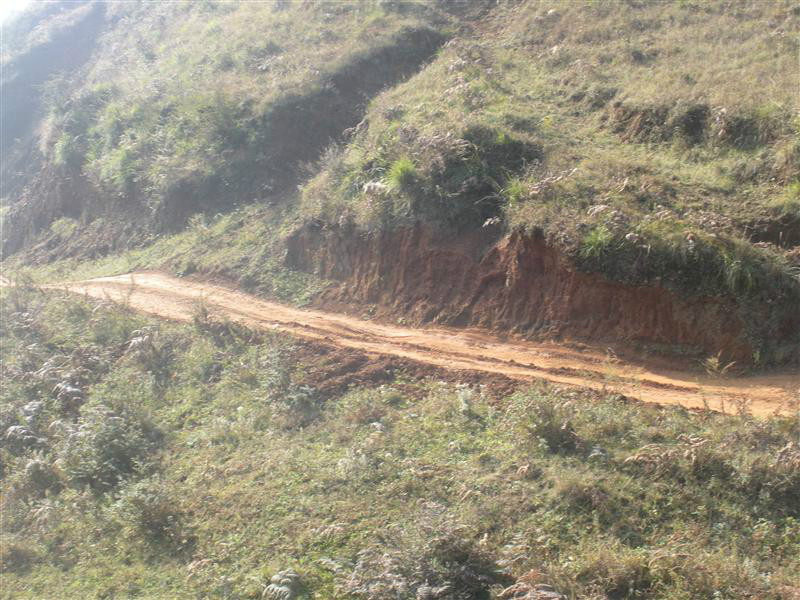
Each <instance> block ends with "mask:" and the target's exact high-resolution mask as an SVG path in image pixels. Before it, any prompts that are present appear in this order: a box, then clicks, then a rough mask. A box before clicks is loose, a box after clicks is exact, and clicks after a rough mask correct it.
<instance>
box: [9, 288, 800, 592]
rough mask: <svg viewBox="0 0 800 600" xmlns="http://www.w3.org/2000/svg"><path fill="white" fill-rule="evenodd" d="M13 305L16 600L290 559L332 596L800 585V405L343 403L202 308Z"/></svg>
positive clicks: (288, 564)
mask: <svg viewBox="0 0 800 600" xmlns="http://www.w3.org/2000/svg"><path fill="white" fill-rule="evenodd" d="M1 301H2V313H3V319H2V328H3V329H2V336H0V344H1V345H2V346H0V349H1V350H2V356H3V378H2V383H1V384H0V395H1V399H2V403H1V404H0V406H2V413H0V415H1V416H2V427H3V429H4V440H5V441H6V443H5V444H4V446H3V448H2V450H0V457H1V458H2V464H3V473H4V475H3V480H2V483H0V485H1V486H2V492H3V494H2V496H3V503H4V504H3V522H2V536H3V544H2V548H3V558H2V561H3V562H2V564H3V569H4V572H3V581H4V586H3V591H2V594H3V597H9V598H10V597H14V598H26V597H27V598H40V597H43V596H47V597H51V598H74V597H95V596H110V595H123V596H130V597H141V598H164V597H170V598H190V597H197V596H198V595H202V596H204V597H208V598H259V597H261V594H262V591H263V590H264V588H265V587H266V586H267V584H268V583H269V578H270V577H271V576H272V575H274V574H275V573H277V572H278V571H281V570H284V569H287V568H292V569H294V570H295V571H296V572H297V573H298V574H299V576H300V581H301V583H302V586H303V590H304V591H303V594H305V597H316V598H339V597H340V598H367V597H369V595H368V594H367V593H366V592H365V591H364V590H365V589H367V588H369V587H370V586H373V589H374V590H377V589H384V590H398V589H400V588H399V587H397V586H403V585H405V586H408V587H407V588H406V589H410V590H411V592H409V593H408V594H405V595H404V594H403V593H400V596H399V597H414V595H415V593H414V590H415V589H417V587H418V586H420V585H421V584H422V583H423V582H424V580H421V579H420V577H424V578H425V579H426V580H427V583H428V584H429V585H432V586H438V585H444V584H446V583H449V584H450V585H451V589H452V590H454V592H461V593H463V594H468V595H467V596H456V595H454V594H451V595H445V596H444V597H446V598H456V597H470V598H479V597H497V593H498V591H499V590H500V589H501V588H502V587H503V586H506V585H509V584H510V583H511V582H513V581H515V580H519V581H520V582H526V581H527V582H529V583H530V584H531V585H533V584H538V583H546V584H549V585H552V586H553V587H554V588H555V589H556V590H558V591H560V592H561V593H564V594H566V595H567V597H570V598H577V597H587V596H591V595H594V596H603V597H617V598H687V599H688V598H698V597H704V598H706V597H730V598H736V597H754V596H757V597H760V598H775V599H778V598H787V597H791V595H792V594H793V593H795V592H796V590H797V589H798V586H800V580H798V576H797V574H798V572H800V564H798V556H800V513H798V507H799V506H800V464H798V462H797V461H798V456H796V454H797V452H796V449H795V448H794V446H793V445H792V442H793V441H794V440H796V439H797V436H798V435H800V429H798V428H800V420H798V415H793V416H785V417H777V418H773V419H770V420H756V419H752V418H750V417H748V416H746V414H745V415H740V416H736V415H728V416H722V415H713V414H702V413H690V412H686V411H684V410H681V409H674V408H658V407H653V406H645V405H639V404H633V403H628V402H625V401H623V400H621V399H619V398H613V397H605V396H603V395H599V394H594V393H589V392H581V391H571V390H558V389H555V388H548V387H545V386H533V387H530V388H527V389H522V390H520V391H518V392H517V393H515V394H513V395H511V396H508V397H502V398H495V397H494V396H493V395H492V394H491V393H489V390H484V389H482V388H480V387H474V386H469V385H460V384H457V383H445V382H437V381H432V380H420V379H416V378H415V377H414V376H413V375H411V374H403V373H398V374H397V375H396V376H395V379H394V380H393V381H391V382H389V383H388V384H383V385H382V386H377V387H369V386H367V387H353V388H351V389H349V390H348V391H345V392H340V393H336V394H334V395H332V396H331V395H327V396H325V395H321V394H320V392H319V391H318V390H316V389H314V388H313V387H309V385H308V380H307V377H308V373H310V372H311V370H313V369H314V367H313V366H312V365H309V364H307V363H305V362H304V360H307V359H303V360H300V361H297V360H296V359H294V358H293V356H294V354H293V353H294V346H293V343H292V342H291V341H289V340H285V339H281V338H279V337H277V336H270V335H267V336H253V334H252V333H251V332H248V331H247V330H245V329H243V328H241V327H238V326H235V325H232V324H226V323H216V322H213V321H209V320H208V319H207V318H205V317H204V316H203V315H202V314H201V313H198V319H197V320H196V322H195V323H194V324H192V325H169V324H164V323H158V322H154V321H151V320H149V319H146V318H144V317H140V316H137V315H135V314H132V313H130V312H128V311H126V310H124V309H121V308H114V307H112V306H109V305H106V304H103V303H100V304H95V303H90V302H86V301H85V300H81V299H77V298H72V297H65V296H61V295H59V294H54V293H48V294H42V293H40V292H35V291H31V290H26V289H15V290H4V291H3V292H2V300H1ZM63 382H68V384H69V385H70V386H74V387H75V388H77V390H78V391H77V392H69V393H67V392H62V393H61V394H59V393H57V392H54V387H55V386H56V384H59V383H63ZM58 389H62V390H63V386H62V387H61V388H58ZM35 401H39V402H41V403H42V404H41V405H40V406H38V405H37V406H33V407H32V406H31V405H30V403H31V402H35ZM24 406H27V408H24V409H23V407H24ZM26 414H27V415H35V416H32V417H31V416H29V417H28V421H26V419H25V415H26ZM11 426H21V427H24V428H27V429H28V430H30V431H32V432H33V434H34V435H35V436H36V438H37V439H38V441H36V442H26V441H24V440H23V439H22V438H21V437H19V436H16V437H15V436H11V437H8V436H7V435H6V433H5V431H7V430H8V428H9V427H11ZM72 431H81V432H83V433H82V434H81V435H80V436H79V437H75V436H74V435H72V434H71V433H70V432H72ZM111 431H116V432H118V433H117V434H114V435H113V436H109V435H108V432H111ZM121 432H125V433H124V434H122V433H121ZM128 441H132V443H131V444H128V443H127V442H128ZM133 458H135V460H131V459H133ZM98 459H101V460H99V461H98ZM98 467H100V469H99V470H98ZM109 468H111V469H112V470H111V471H109V470H108V469H109ZM422 574H424V575H422ZM374 586H383V587H382V588H381V587H374ZM392 586H395V587H392ZM484 595H485V596H484ZM301 597H303V596H302V595H301Z"/></svg>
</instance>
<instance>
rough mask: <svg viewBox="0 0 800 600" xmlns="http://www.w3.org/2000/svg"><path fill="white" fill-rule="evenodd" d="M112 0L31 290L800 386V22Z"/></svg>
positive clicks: (37, 217)
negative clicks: (228, 298)
mask: <svg viewBox="0 0 800 600" xmlns="http://www.w3.org/2000/svg"><path fill="white" fill-rule="evenodd" d="M103 6H104V8H102V14H103V19H104V21H103V25H102V27H100V28H99V31H101V32H102V33H101V34H100V35H99V37H98V38H97V40H96V42H95V46H94V51H93V53H92V55H91V58H90V59H89V60H87V61H86V63H85V65H84V66H83V67H82V68H81V69H78V70H75V71H73V72H72V73H71V74H70V75H69V76H64V75H62V76H59V77H53V78H51V79H50V80H49V82H48V85H47V86H45V89H46V90H47V94H45V96H44V97H43V99H42V102H43V103H44V106H45V107H46V115H45V116H44V117H43V118H42V120H41V122H40V123H39V126H38V128H37V129H36V133H32V132H31V133H30V134H29V138H30V139H35V140H36V141H37V144H38V149H37V150H33V149H30V148H28V150H27V151H26V152H27V154H26V153H25V152H21V151H20V156H23V155H24V156H26V157H28V156H29V154H30V153H31V152H33V153H34V154H36V153H39V154H38V158H37V159H36V160H33V159H30V158H25V161H26V164H28V163H30V164H39V163H37V161H40V163H41V168H36V169H34V170H23V171H22V174H21V175H20V177H21V178H22V180H24V184H25V185H24V186H6V187H4V191H3V197H4V200H3V201H4V206H5V207H4V208H3V214H4V230H3V247H4V250H3V252H4V257H6V258H5V264H6V265H8V267H9V268H12V267H19V266H31V265H36V266H37V268H39V269H40V273H47V274H48V275H49V276H52V275H53V274H54V273H59V272H60V273H63V274H69V273H73V272H74V271H75V270H76V269H79V270H81V271H82V272H92V273H94V274H97V273H104V274H112V273H120V272H124V271H125V270H128V269H130V268H133V267H143V266H146V267H159V268H167V269H170V270H172V271H173V272H176V273H179V274H190V273H197V274H200V275H204V276H208V275H214V276H222V277H225V278H227V279H230V280H233V281H236V282H238V283H239V284H240V285H242V286H244V287H246V288H248V289H252V290H257V291H260V292H262V293H265V294H268V295H272V296H274V297H277V298H282V299H294V300H301V301H303V302H312V303H317V304H318V305H330V306H333V305H335V306H339V307H342V306H346V307H348V309H349V310H358V311H359V312H363V313H365V314H370V315H379V316H381V317H382V318H402V319H404V320H406V321H408V322H414V323H425V322H442V323H448V324H458V325H481V326H485V327H490V328H496V329H499V330H502V331H509V330H513V331H515V332H517V333H519V334H522V335H527V336H549V337H559V338H574V339H580V340H584V341H590V342H595V343H599V344H604V345H613V346H615V347H617V348H627V349H632V350H633V351H635V352H639V353H647V352H657V353H666V354H670V355H673V356H682V357H689V358H691V359H692V360H694V359H702V358H704V357H707V356H711V355H714V356H716V355H720V356H721V357H722V358H723V359H724V360H725V361H726V362H730V361H736V363H737V365H739V366H751V365H755V366H764V365H771V364H797V361H798V357H799V356H800V352H799V350H798V349H800V311H798V309H797V307H798V305H800V263H799V262H798V260H800V258H799V257H800V254H799V251H798V247H799V246H798V244H800V197H799V196H798V193H800V180H798V173H799V172H800V142H798V128H799V127H800V121H798V112H797V111H798V105H797V89H798V84H800V81H799V80H798V72H799V70H798V68H797V54H798V41H797V40H798V32H800V14H798V11H797V9H796V7H794V6H793V5H792V4H791V3H789V2H770V3H764V2H738V3H733V4H731V3H728V2H679V3H655V2H653V3H650V2H638V1H633V0H631V1H629V2H626V3H622V4H619V5H617V4H612V3H592V4H580V3H560V2H534V1H529V2H501V3H469V4H459V3H447V2H442V3H440V2H432V1H431V2H426V1H423V2H408V3H405V2H402V3H395V2H363V3H350V4H347V3H331V4H327V3H280V2H277V3H271V4H268V3H214V2H203V3H192V4H163V5H157V6H156V5H151V4H143V5H135V4H125V5H103ZM92 7H93V5H91V6H90V5H87V6H86V7H84V8H83V10H85V11H88V12H87V14H89V12H91V11H92V10H94V11H97V10H101V9H100V8H97V7H94V8H92ZM75 10H78V9H73V11H75ZM69 14H71V13H69ZM91 14H95V12H91ZM98 14H99V13H98ZM57 18H58V19H61V20H62V21H63V20H64V19H65V17H64V15H60V14H59V15H58V16H57ZM48 19H50V20H52V21H55V20H56V17H52V16H50V15H49V14H47V13H45V14H43V15H42V23H45V24H46V23H49V22H50V21H48ZM59 22H60V21H59ZM81 22H82V21H80V20H76V23H77V24H73V25H71V26H72V27H78V26H80V23H81ZM70 23H72V21H70ZM65 28H66V29H65ZM62 30H64V31H68V30H69V29H68V27H66V26H62V29H57V31H62ZM59 35H60V34H59ZM64 35H66V34H64ZM61 39H62V38H61V37H59V36H56V35H54V36H52V40H51V42H50V44H51V45H52V44H58V43H61V42H60V41H59V40H61ZM17 46H18V47H19V49H17V50H15V51H16V52H17V55H15V56H17V58H15V59H14V60H16V61H17V63H15V64H23V63H22V62H20V61H23V59H24V60H34V58H25V57H31V56H34V57H35V54H33V53H34V51H35V49H36V48H38V47H39V46H35V45H31V44H30V43H28V44H27V45H26V44H22V43H20V44H17ZM17 46H15V48H16V47H17ZM20 144H23V145H24V141H21V142H20ZM298 188H299V189H298ZM176 232H180V233H177V235H176ZM64 257H72V258H71V259H70V260H68V261H67V262H57V259H63V258H64ZM103 257H105V258H103ZM87 259H92V260H95V261H97V260H99V261H100V262H99V263H93V264H89V263H87V262H86V261H87ZM51 263H54V264H51ZM45 265H48V266H46V267H45Z"/></svg>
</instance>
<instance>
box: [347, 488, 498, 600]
mask: <svg viewBox="0 0 800 600" xmlns="http://www.w3.org/2000/svg"><path fill="white" fill-rule="evenodd" d="M412 523H413V524H411V525H404V526H403V527H397V528H395V529H393V530H392V531H390V532H389V535H388V540H387V542H386V543H385V544H384V545H378V544H373V545H371V546H369V547H367V548H366V549H365V550H363V551H362V552H360V553H359V555H358V560H357V562H356V564H355V566H354V567H353V569H352V571H351V572H350V574H349V575H347V576H340V578H339V587H340V589H341V591H342V592H343V593H344V594H348V595H352V596H355V597H357V598H363V599H365V600H384V599H385V598H439V599H442V600H480V599H482V598H485V599H488V598H489V588H490V586H491V585H492V584H494V583H497V582H498V581H499V580H500V579H501V577H500V576H499V575H498V569H497V565H496V564H495V563H494V562H493V560H491V558H490V557H489V556H488V554H487V553H486V552H485V551H484V550H482V549H481V547H480V546H478V545H477V544H476V543H475V542H474V539H475V532H474V531H471V530H470V529H469V528H467V527H465V526H464V525H463V524H461V523H459V522H458V521H456V520H455V519H454V518H453V517H452V516H451V515H450V514H448V513H447V511H446V510H445V509H444V508H443V507H442V506H440V505H438V504H433V503H431V504H428V505H426V506H425V507H424V509H423V510H422V512H421V514H420V515H419V518H417V519H415V520H414V521H413V522H412Z"/></svg>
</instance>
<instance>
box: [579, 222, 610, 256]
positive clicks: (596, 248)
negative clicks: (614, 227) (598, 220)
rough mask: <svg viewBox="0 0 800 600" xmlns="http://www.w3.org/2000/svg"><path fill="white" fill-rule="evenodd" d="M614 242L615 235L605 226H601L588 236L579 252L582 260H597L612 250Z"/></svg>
mask: <svg viewBox="0 0 800 600" xmlns="http://www.w3.org/2000/svg"><path fill="white" fill-rule="evenodd" d="M613 242H614V234H613V233H611V231H609V229H608V228H607V227H606V226H605V225H600V226H597V227H594V228H593V229H592V230H591V231H590V232H589V233H588V234H586V236H585V237H584V238H583V240H582V241H581V246H580V249H579V250H578V252H579V254H580V256H581V258H584V259H597V258H600V257H602V256H603V255H605V254H607V253H608V252H609V251H610V250H611V247H612V244H613Z"/></svg>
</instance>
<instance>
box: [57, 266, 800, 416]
mask: <svg viewBox="0 0 800 600" xmlns="http://www.w3.org/2000/svg"><path fill="white" fill-rule="evenodd" d="M51 287H58V288H65V289H67V290H69V291H71V292H77V293H81V294H86V295H88V296H91V297H93V298H107V299H109V300H111V301H114V302H123V303H126V304H128V305H129V306H130V307H131V308H134V309H136V310H140V311H143V312H146V313H150V314H153V315H157V316H159V317H165V318H168V319H175V320H179V321H186V320H189V319H191V318H192V316H193V315H194V314H195V312H196V310H197V306H198V303H199V302H201V301H202V302H203V303H204V304H205V306H206V307H207V309H208V310H209V311H210V312H211V314H214V315H218V316H220V317H227V318H229V319H231V320H235V321H239V322H242V323H244V324H246V325H248V326H251V327H255V328H261V329H272V330H277V331H281V332H285V333H287V334H289V335H292V336H298V337H303V338H309V339H313V340H317V341H322V342H325V343H328V344H331V345H335V346H339V347H344V348H351V349H357V350H360V351H363V352H365V353H372V354H383V355H393V356H398V357H403V358H407V359H410V360H414V361H419V362H422V363H427V364H431V365H435V366H438V367H443V368H449V369H459V370H464V369H466V370H475V371H486V372H493V373H500V374H503V375H506V376H508V377H511V378H515V379H522V380H534V379H544V380H547V381H550V382H554V383H559V384H565V385H574V386H582V387H589V388H594V389H601V390H608V391H609V392H618V393H621V394H624V395H625V396H628V397H631V398H637V399H639V400H642V401H644V402H656V403H661V404H680V405H683V406H685V407H693V408H699V407H704V406H706V407H709V408H712V409H715V410H725V411H728V412H733V411H736V410H737V406H739V405H741V404H742V403H745V404H746V405H747V406H749V409H750V411H752V413H753V414H756V415H761V416H766V415H770V414H773V413H776V412H784V411H786V410H789V409H790V407H791V406H792V402H797V400H798V399H799V398H800V374H799V373H796V372H783V373H772V374H768V375H763V376H756V377H743V378H733V379H719V378H711V377H707V376H705V375H702V376H701V375H700V374H698V373H688V372H674V371H659V370H655V369H653V370H649V369H647V368H645V367H642V366H639V365H634V364H628V363H625V362H623V361H620V360H618V359H609V357H608V356H607V355H606V354H604V353H603V352H601V351H597V350H574V349H570V348H568V347H565V346H560V345H558V344H555V343H534V342H528V341H501V340H499V339H497V338H496V337H494V336H492V335H491V334H490V333H489V332H486V331H481V330H470V329H448V328H440V327H436V328H435V327H426V328H421V329H413V328H406V327H400V326H393V325H386V324H379V323H374V322H370V321H364V320H362V319H359V318H356V317H349V316H346V315H342V314H336V313H327V312H321V311H315V310H303V309H297V308H291V307H288V306H283V305H281V304H276V303H273V302H267V301H264V300H259V299H257V298H255V297H253V296H250V295H247V294H244V293H240V292H235V291H232V290H230V289H226V288H224V287H220V286H216V285H211V284H207V283H198V282H189V281H186V280H182V279H177V278H174V277H170V276H168V275H164V274H162V273H153V272H143V273H133V274H129V275H121V276H117V277H104V278H100V279H93V280H89V281H83V282H78V283H71V284H65V285H58V286H51Z"/></svg>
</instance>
